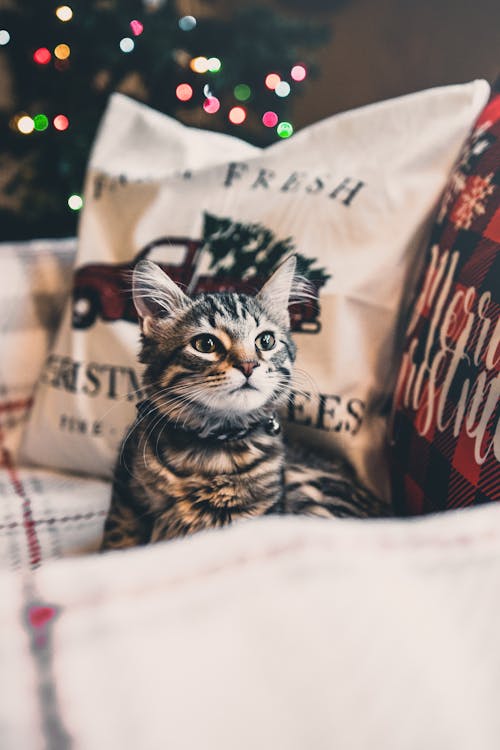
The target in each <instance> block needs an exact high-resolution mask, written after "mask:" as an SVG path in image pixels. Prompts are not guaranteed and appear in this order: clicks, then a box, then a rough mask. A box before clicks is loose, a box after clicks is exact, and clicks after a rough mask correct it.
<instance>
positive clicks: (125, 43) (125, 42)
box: [120, 36, 135, 54]
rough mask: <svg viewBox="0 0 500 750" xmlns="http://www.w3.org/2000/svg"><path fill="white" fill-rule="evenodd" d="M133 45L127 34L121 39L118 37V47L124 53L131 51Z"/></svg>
mask: <svg viewBox="0 0 500 750" xmlns="http://www.w3.org/2000/svg"><path fill="white" fill-rule="evenodd" d="M134 47H135V42H134V40H133V39H131V38H130V37H129V36H125V37H123V39H120V49H121V51H122V52H125V54H127V53H128V52H132V50H133V49H134Z"/></svg>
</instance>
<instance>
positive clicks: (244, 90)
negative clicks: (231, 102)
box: [234, 83, 252, 102]
mask: <svg viewBox="0 0 500 750" xmlns="http://www.w3.org/2000/svg"><path fill="white" fill-rule="evenodd" d="M234 96H235V99H237V100H238V101H239V102H246V101H248V99H250V97H251V96H252V89H251V88H250V86H247V84H246V83H238V85H237V86H235V87H234Z"/></svg>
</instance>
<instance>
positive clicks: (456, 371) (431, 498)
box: [392, 86, 500, 515]
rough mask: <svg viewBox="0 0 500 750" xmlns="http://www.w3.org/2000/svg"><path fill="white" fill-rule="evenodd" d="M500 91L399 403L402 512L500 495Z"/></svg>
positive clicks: (448, 193)
mask: <svg viewBox="0 0 500 750" xmlns="http://www.w3.org/2000/svg"><path fill="white" fill-rule="evenodd" d="M499 310H500V88H499V87H498V86H497V90H496V91H494V92H493V95H492V97H491V99H490V101H489V103H488V104H487V106H486V107H485V109H484V111H483V112H482V114H481V115H480V117H479V119H478V121H477V123H476V125H475V127H474V130H473V132H472V134H471V136H470V138H469V140H468V141H467V143H466V145H465V147H464V149H463V151H462V153H461V155H460V158H459V160H458V163H457V164H456V166H455V169H454V171H453V173H452V175H451V177H450V180H449V184H448V186H447V188H446V190H445V193H444V195H443V198H442V202H441V206H440V209H439V212H438V216H437V222H436V225H435V227H434V230H433V235H432V237H431V243H430V252H429V257H428V262H427V265H426V268H425V272H424V274H423V276H422V279H421V282H420V286H419V289H418V293H417V297H416V301H415V305H414V310H413V315H412V317H411V320H410V323H409V326H408V330H407V336H406V343H405V350H404V355H403V358H402V363H401V368H400V372H399V377H398V382H397V386H396V390H395V395H394V406H393V433H392V438H393V445H392V459H393V497H394V505H395V509H396V511H397V512H398V513H400V514H403V515H412V514H420V513H427V512H433V511H438V510H444V509H446V508H458V507H463V506H469V505H476V504H480V503H486V502H488V501H493V500H500V463H499V461H500V425H499V398H500V384H499V381H500V375H499V371H500V329H499V326H500V323H499Z"/></svg>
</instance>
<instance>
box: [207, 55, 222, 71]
mask: <svg viewBox="0 0 500 750" xmlns="http://www.w3.org/2000/svg"><path fill="white" fill-rule="evenodd" d="M207 66H208V71H209V72H210V73H218V72H219V70H220V69H221V67H222V63H221V61H220V60H219V58H218V57H209V58H208V60H207Z"/></svg>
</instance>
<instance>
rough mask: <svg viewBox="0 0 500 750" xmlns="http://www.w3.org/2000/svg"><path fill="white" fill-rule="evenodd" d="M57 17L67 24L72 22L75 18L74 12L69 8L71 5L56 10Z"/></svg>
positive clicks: (61, 6)
mask: <svg viewBox="0 0 500 750" xmlns="http://www.w3.org/2000/svg"><path fill="white" fill-rule="evenodd" d="M56 16H57V17H58V19H59V20H60V21H62V22H63V23H66V21H71V19H72V18H73V11H72V10H71V8H70V7H69V5H60V6H59V7H58V8H56Z"/></svg>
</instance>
